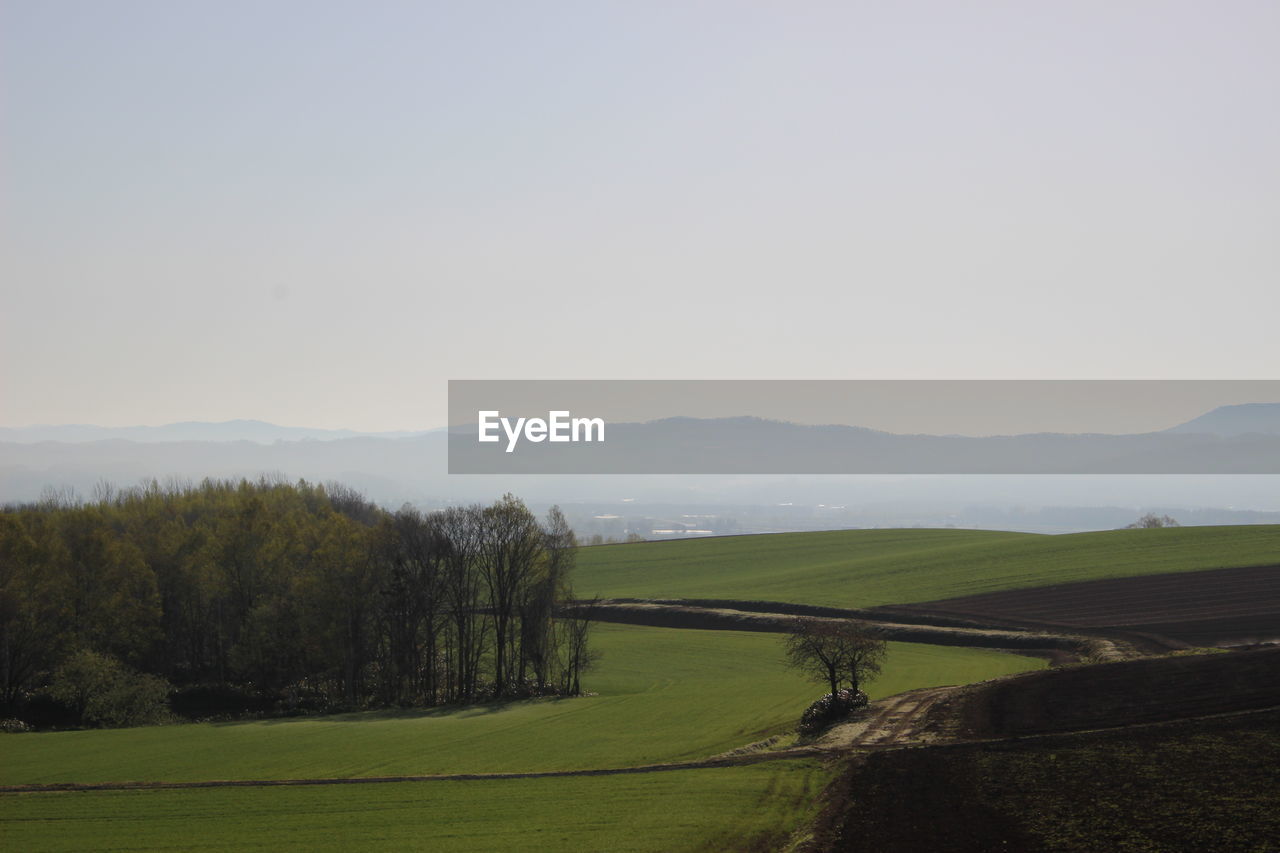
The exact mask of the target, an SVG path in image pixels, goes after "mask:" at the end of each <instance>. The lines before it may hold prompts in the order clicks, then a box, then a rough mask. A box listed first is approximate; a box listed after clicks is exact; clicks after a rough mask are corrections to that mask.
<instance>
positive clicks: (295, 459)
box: [0, 404, 1280, 509]
mask: <svg viewBox="0 0 1280 853" xmlns="http://www.w3.org/2000/svg"><path fill="white" fill-rule="evenodd" d="M609 430H610V432H609V434H608V438H609V441H608V443H607V444H606V445H599V446H598V447H599V448H609V450H610V452H611V453H613V454H616V455H615V456H614V458H613V459H612V460H610V459H609V458H607V456H605V457H601V458H600V459H596V460H595V461H596V462H602V463H608V464H603V465H602V467H600V468H598V469H596V470H599V471H601V472H612V473H615V474H616V473H618V472H619V471H630V472H637V473H644V474H662V473H663V472H669V471H680V472H683V474H681V475H673V474H667V475H666V476H664V477H636V476H595V477H589V476H586V477H584V476H577V475H557V474H542V475H538V474H532V473H521V472H520V470H519V469H518V468H511V467H501V466H500V467H497V468H494V469H492V470H493V472H494V473H493V474H492V475H489V476H483V475H468V476H456V474H457V472H458V471H459V470H460V469H458V468H457V467H455V468H454V472H455V475H450V474H449V465H448V464H447V463H448V461H449V457H448V450H447V445H448V441H447V440H446V439H447V438H448V435H447V433H446V432H445V431H443V430H425V431H422V432H417V433H414V432H396V433H359V432H356V431H354V430H325V429H308V428H296V427H279V426H275V425H273V424H268V423H264V422H261V421H228V422H224V423H198V422H193V423H182V424H170V425H167V426H162V427H133V428H107V427H92V426H54V427H29V428H23V429H13V428H8V429H0V503H3V502H5V501H22V500H32V499H35V498H37V497H39V496H40V494H41V493H42V491H43V490H44V489H45V488H46V487H55V488H63V487H67V488H74V489H76V490H78V491H79V492H80V493H81V494H82V495H86V496H87V495H90V494H92V491H93V489H94V486H95V485H96V484H97V483H99V482H102V481H106V482H110V483H112V484H114V485H116V486H131V485H134V484H136V483H138V482H140V481H142V480H149V479H152V478H155V479H158V480H161V481H164V480H166V479H167V478H180V479H187V480H196V481H198V480H200V479H202V478H205V477H215V478H227V477H257V476H259V475H262V474H268V475H276V474H279V475H281V476H283V477H286V478H288V479H298V478H306V479H308V480H313V481H325V480H340V481H342V482H345V483H347V484H348V485H351V486H354V487H356V488H358V489H362V490H364V491H366V492H367V493H368V494H369V495H370V496H371V497H373V498H374V499H376V500H381V501H384V502H386V503H388V504H389V505H392V506H398V505H399V503H400V502H402V501H406V500H410V501H419V500H421V501H440V502H453V501H468V500H477V499H491V498H492V497H493V496H495V495H499V494H502V492H504V491H508V490H510V491H514V492H516V493H517V494H520V495H522V496H525V497H531V498H532V497H536V498H538V499H543V500H545V501H546V502H548V503H550V502H571V501H574V500H579V499H581V500H597V499H604V498H608V499H611V500H618V499H621V498H623V497H640V498H644V499H648V500H723V501H726V502H736V503H757V502H761V503H772V502H775V501H790V500H797V501H805V500H812V502H813V503H815V504H817V503H843V502H845V501H847V500H850V499H852V494H853V493H852V492H851V491H850V490H851V489H852V490H853V491H855V492H858V493H860V494H861V493H862V492H863V491H866V490H868V489H869V491H867V492H866V494H867V497H868V499H870V498H871V497H873V496H874V497H875V498H876V499H881V498H882V497H883V496H884V494H885V490H886V488H888V487H887V485H886V483H887V482H888V481H886V480H883V479H882V480H878V481H875V482H876V483H877V485H875V487H874V488H871V487H870V486H869V485H867V484H868V483H870V482H872V481H869V480H862V481H856V480H855V479H854V478H838V477H830V476H827V475H830V474H836V473H842V472H844V473H851V472H859V473H891V474H894V475H897V474H907V473H928V474H948V473H955V474H963V473H968V474H972V473H974V472H980V473H984V474H991V475H999V474H1003V473H1026V472H1027V471H1028V470H1030V471H1031V472H1034V473H1040V474H1054V473H1087V472H1093V473H1104V474H1139V473H1164V474H1167V473H1169V472H1181V473H1185V474H1261V473H1271V474H1274V473H1278V472H1280V404H1251V405H1242V406H1224V407H1222V408H1219V409H1215V410H1213V411H1211V412H1209V413H1207V414H1205V415H1203V416H1201V417H1198V418H1195V419H1194V420H1191V421H1188V422H1187V423H1185V424H1180V425H1178V426H1176V427H1173V428H1172V429H1167V430H1163V431H1161V432H1155V433H1145V434H1141V435H1131V436H1081V435H1053V434H1047V435H1028V436H1009V437H997V438H966V437H962V436H900V435H893V434H891V433H884V432H878V431H875V430H869V429H863V428H859V427H847V426H835V427H807V426H800V425H796V424H786V423H779V422H776V421H763V420H760V419H757V418H725V419H718V420H700V419H694V418H673V419H667V420H663V421H655V422H651V423H648V424H610V425H609ZM484 447H485V448H494V447H499V445H485V446H484ZM549 447H551V445H548V444H541V445H521V448H520V452H518V453H516V454H502V453H501V452H500V451H499V453H498V454H497V455H498V456H506V457H508V458H507V459H503V460H500V461H501V462H502V463H503V464H504V465H505V463H506V462H508V461H509V457H512V456H514V457H518V458H521V459H524V460H526V461H528V462H536V461H538V460H537V454H538V449H539V448H541V449H543V450H545V449H546V448H549ZM555 447H557V448H565V447H573V448H577V449H578V450H579V451H581V449H582V448H583V446H582V445H556V446H555ZM526 450H532V451H533V453H532V454H530V455H526V454H525V451H526ZM868 460H870V462H871V464H869V465H868V464H865V463H867V461H868ZM543 461H545V460H543ZM619 461H621V463H622V464H623V466H624V467H622V468H619V467H618V463H619ZM1026 464H1030V465H1031V468H1030V469H1026V468H1025V467H1024V468H1019V467H1018V465H1026ZM625 466H630V467H625ZM532 470H538V469H537V467H536V466H535V467H534V468H533V469H532ZM588 470H590V469H588ZM729 472H733V473H732V474H730V475H729V476H725V475H726V474H728V473H729ZM748 473H749V474H753V475H754V474H759V475H768V476H751V477H747V476H741V475H743V474H748ZM774 473H785V474H788V475H793V476H792V477H791V479H789V480H785V481H784V480H782V479H779V478H778V477H776V476H772V475H773V474H774ZM819 474H820V475H823V476H815V477H810V476H808V475H819ZM1175 480H1176V482H1177V483H1179V484H1181V485H1178V487H1177V488H1178V489H1181V490H1182V491H1180V492H1178V494H1181V495H1184V497H1183V498H1181V500H1182V501H1183V502H1188V505H1197V506H1207V505H1213V504H1217V505H1222V506H1228V505H1231V506H1236V507H1240V508H1244V507H1249V506H1254V507H1258V508H1266V509H1272V508H1274V504H1275V500H1274V486H1273V485H1270V484H1271V483H1272V480H1271V479H1270V478H1267V477H1220V478H1218V479H1217V480H1213V481H1212V482H1211V480H1210V478H1206V477H1200V478H1199V479H1196V478H1195V477H1190V478H1180V479H1178V478H1174V477H1169V476H1165V477H1163V478H1161V477H1155V478H1148V479H1147V480H1145V481H1142V482H1145V483H1147V485H1143V486H1141V487H1140V488H1139V487H1137V486H1135V487H1134V489H1133V490H1132V491H1129V492H1125V494H1128V495H1130V496H1131V497H1130V498H1129V500H1130V501H1132V502H1134V503H1137V502H1143V503H1152V502H1157V501H1159V502H1163V501H1169V502H1172V501H1173V500H1174V499H1175V498H1174V495H1173V494H1172V493H1171V489H1173V487H1174V485H1175ZM944 481H946V478H934V479H932V480H929V481H928V482H929V483H932V485H927V486H926V485H919V486H910V487H908V486H901V488H902V489H906V490H907V492H904V497H905V494H906V493H909V494H910V495H911V496H912V499H913V500H914V499H916V498H917V497H919V496H923V495H934V494H938V493H939V490H950V491H948V492H947V493H948V494H949V495H950V496H951V498H953V499H956V500H964V501H968V500H973V501H979V500H993V501H997V502H1003V501H1005V500H1009V501H1012V502H1013V503H1015V504H1019V503H1022V502H1027V501H1029V502H1031V503H1035V502H1038V501H1039V500H1051V501H1055V502H1061V501H1063V500H1065V498H1063V497H1061V495H1062V494H1063V493H1064V492H1066V491H1067V490H1071V492H1072V497H1071V500H1072V501H1073V502H1076V503H1080V504H1083V503H1086V502H1088V503H1092V502H1093V501H1092V499H1091V497H1090V494H1091V492H1092V490H1093V489H1094V488H1096V487H1094V486H1089V485H1087V483H1088V482H1092V481H1090V480H1088V479H1087V478H1082V479H1081V480H1079V481H1071V478H1057V479H1056V480H1055V478H1054V477H1051V476H1049V477H1042V478H1031V477H1024V478H1004V479H1000V477H999V476H991V477H987V478H985V479H982V478H979V477H967V478H956V479H955V480H954V483H955V485H954V486H949V485H946V484H945V482H944ZM921 482H922V483H924V481H921ZM946 482H951V481H946ZM1033 482H1035V483H1039V485H1037V486H1035V489H1034V491H1035V494H1037V495H1044V497H1043V498H1039V497H1030V494H1031V491H1030V486H1029V485H1027V484H1031V483H1033ZM1073 482H1075V483H1076V484H1075V485H1073ZM1097 482H1101V480H1098V481H1097ZM1108 482H1110V483H1111V484H1112V485H1109V486H1107V487H1106V493H1105V494H1099V495H1098V498H1099V499H1101V500H1103V501H1104V502H1108V503H1113V502H1124V499H1122V498H1121V496H1120V495H1121V493H1120V492H1119V491H1117V489H1118V488H1119V487H1120V486H1119V483H1120V478H1111V480H1109V481H1108ZM1132 482H1133V483H1138V482H1139V480H1138V479H1134V480H1132ZM786 483H792V484H794V488H793V486H790V485H785V484H786ZM858 483H861V485H858ZM1011 483H1013V484H1015V485H1012V486H1011V485H1010V484H1011ZM780 484H783V485H780ZM850 484H853V485H850ZM1215 484H1216V485H1215ZM1125 488H1128V487H1125Z"/></svg>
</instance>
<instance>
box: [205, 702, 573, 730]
mask: <svg viewBox="0 0 1280 853" xmlns="http://www.w3.org/2000/svg"><path fill="white" fill-rule="evenodd" d="M583 698H586V697H583V696H539V697H537V698H534V699H503V700H498V701H494V702H482V703H477V704H474V705H441V706H439V707H435V708H378V709H376V710H372V711H344V712H341V713H334V714H298V715H297V716H287V717H286V716H282V717H264V718H261V719H248V720H222V721H219V722H215V723H210V725H213V726H218V727H226V726H249V725H257V726H261V725H271V726H274V725H284V724H288V723H378V722H383V721H385V720H425V719H432V718H444V717H456V718H458V719H466V718H468V717H485V716H489V715H491V714H498V713H501V712H503V711H506V710H509V709H513V708H519V707H522V706H526V705H533V704H546V703H560V702H568V701H572V700H574V699H583Z"/></svg>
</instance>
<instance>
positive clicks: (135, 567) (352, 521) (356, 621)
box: [0, 479, 592, 716]
mask: <svg viewBox="0 0 1280 853" xmlns="http://www.w3.org/2000/svg"><path fill="white" fill-rule="evenodd" d="M575 547H576V542H575V540H574V535H573V531H572V530H571V529H570V528H569V526H568V524H567V523H566V521H565V518H564V516H563V514H561V513H560V511H559V509H557V508H552V510H551V511H550V513H548V515H547V517H546V518H545V520H542V521H540V520H539V519H538V518H537V517H535V516H534V514H533V513H532V512H530V511H529V509H528V508H527V507H526V506H525V505H524V504H523V503H522V502H521V501H520V500H518V499H516V498H515V497H513V496H511V495H507V496H505V497H503V498H502V499H501V500H499V501H497V502H495V503H493V504H492V505H487V506H485V505H475V506H468V507H457V508H451V509H447V510H443V511H438V512H431V513H422V512H419V511H417V510H415V509H413V508H411V507H408V506H406V507H405V508H402V509H401V510H399V511H398V512H388V511H386V510H384V509H381V508H379V507H378V506H376V505H374V504H373V503H371V502H369V501H367V500H365V499H364V498H363V497H362V496H361V495H359V494H358V493H356V492H354V491H352V490H350V489H348V488H345V487H343V486H341V485H336V484H327V485H315V484H309V483H307V482H305V481H302V482H298V483H294V484H290V483H285V482H280V481H272V480H268V479H262V480H259V481H257V482H250V481H239V482H231V481H212V480H206V481H204V482H203V483H201V484H199V485H175V486H169V487H163V488H162V487H161V486H159V485H158V484H156V483H152V484H150V485H148V486H145V487H139V488H135V489H128V490H124V491H119V492H116V491H113V490H110V489H104V490H103V492H102V494H100V495H99V496H98V499H97V500H95V501H93V502H89V503H80V502H77V501H74V500H68V499H66V498H59V497H57V496H52V497H49V498H48V499H46V500H43V501H41V502H39V503H36V504H30V505H23V506H17V507H7V508H5V510H4V511H3V512H0V703H3V705H4V706H5V707H6V708H7V709H9V710H8V711H7V712H6V714H5V715H6V716H14V715H17V713H18V712H20V711H21V709H22V708H23V706H24V705H25V704H27V703H29V701H30V700H32V698H33V697H37V696H40V695H46V696H49V695H52V696H55V697H57V696H65V695H79V693H77V690H79V691H80V693H83V692H84V690H83V687H82V685H83V684H84V683H86V681H87V682H90V683H94V682H93V679H92V678H89V677H88V676H86V675H84V673H85V672H96V673H97V677H98V679H99V680H100V681H101V680H102V679H103V678H104V677H105V676H103V673H104V672H106V671H108V670H109V671H110V672H111V673H115V674H116V675H115V676H113V678H114V680H113V681H110V683H113V684H117V685H118V684H120V683H121V682H120V679H119V677H116V676H118V675H119V673H121V672H126V673H133V674H137V675H138V676H139V677H143V676H145V677H146V678H150V679H153V681H152V682H150V684H152V686H154V679H156V678H159V679H163V680H164V681H165V682H167V683H168V684H170V685H173V686H174V687H175V688H177V689H178V694H183V693H184V691H185V692H186V694H187V695H197V694H199V693H200V691H201V690H204V691H205V692H206V693H210V692H211V691H212V692H213V693H216V692H217V691H218V690H223V691H224V692H225V691H227V690H234V691H238V693H239V695H244V696H253V697H257V699H258V700H262V701H266V700H271V701H275V702H276V703H277V705H278V706H282V707H291V706H299V705H306V703H312V704H313V705H319V706H324V707H333V706H344V707H365V706H372V705H401V706H431V705H441V704H454V703H468V702H476V701H484V700H487V699H492V698H504V697H522V696H531V695H540V694H549V693H554V694H577V693H579V692H580V691H581V673H582V672H583V671H584V670H586V669H587V668H588V666H589V665H590V662H591V660H592V653H591V651H590V649H589V647H588V633H589V625H590V623H589V621H588V619H589V610H588V611H587V614H588V615H583V613H584V611H583V609H582V608H576V609H574V610H572V611H571V612H568V611H566V614H565V615H563V616H560V615H558V612H559V608H560V606H561V605H562V604H563V603H565V602H567V601H570V600H572V599H573V595H574V593H573V589H572V584H571V579H570V575H571V573H572V568H573V562H574V552H575ZM68 679H79V680H78V681H76V683H74V684H71V685H68V684H66V683H62V682H66V681H67V680H68ZM103 683H107V682H105V681H104V682H103ZM42 692H43V693H42ZM153 692H154V691H153ZM176 698H177V697H176V695H175V701H176ZM79 704H80V705H81V706H82V707H89V703H88V699H87V698H86V699H83V701H80V702H79Z"/></svg>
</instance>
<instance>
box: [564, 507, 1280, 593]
mask: <svg viewBox="0 0 1280 853" xmlns="http://www.w3.org/2000/svg"><path fill="white" fill-rule="evenodd" d="M1275 563H1280V525H1249V526H1236V527H1179V528H1158V529H1150V530H1109V531H1103V532H1095V533H1076V534H1070V535H1065V536H1042V535H1037V534H1030V533H999V532H990V531H976V530H849V531H827V532H821V533H780V534H773V535H769V536H732V537H721V538H710V539H697V540H679V541H668V542H642V543H636V544H626V545H602V546H595V547H591V548H583V549H581V550H580V551H579V556H578V569H577V575H576V579H575V586H576V587H577V590H578V592H579V594H580V595H586V596H590V595H595V594H597V593H599V594H600V595H603V596H609V597H634V598H736V599H759V600H765V601H785V602H794V603H801V604H821V605H829V606H837V607H841V606H843V607H872V606H876V605H880V604H907V603H911V602H918V601H930V600H934V599H938V598H949V597H951V596H958V595H972V594H975V593H980V592H992V591H994V590H998V589H1010V588H1014V587H1029V586H1042V585H1045V584H1053V583H1064V582H1068V581H1083V580H1093V579H1097V578H1105V577H1121V576H1126V575H1140V574H1155V573H1159V572H1179V571H1192V570H1196V569H1214V568H1226V567H1231V566H1256V565H1270V564H1275Z"/></svg>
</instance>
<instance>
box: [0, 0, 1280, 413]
mask: <svg viewBox="0 0 1280 853" xmlns="http://www.w3.org/2000/svg"><path fill="white" fill-rule="evenodd" d="M1277 151H1280V4H1277V3H1275V2H1271V1H1270V0H1264V1H1263V2H1230V0H1228V1H1227V2H1213V3H1210V2H1195V3H1179V2H1168V0H1157V1H1153V2H1121V3H1116V2H1114V0H1108V2H1081V0H1072V2H1056V3H1055V2H1036V3H1026V2H1002V3H980V2H964V3H955V2H929V3H924V2H917V3H912V2H894V3H870V2H868V3H847V2H841V3H834V2H833V3H803V2H801V3H785V4H784V3H752V2H743V0H732V2H729V1H728V0H726V2H701V3H698V2H688V0H683V2H670V3H664V2H654V3H636V2H618V3H607V2H598V0H593V2H581V3H549V2H548V3H538V2H510V3H501V4H500V3H481V2H466V3H462V2H458V3H450V4H445V3H426V2H422V3H377V2H361V3H354V2H351V3H325V2H317V0H311V1H310V2H225V0H219V2H204V3H196V2H185V3H173V2H167V1H166V0H154V2H131V1H130V0H112V2H109V3H104V2H99V0H93V2H63V1H62V0H38V2H16V0H4V2H3V3H2V4H0V217H2V218H0V241H2V242H0V257H2V258H3V260H2V261H0V264H3V266H2V267H0V314H2V317H3V319H2V320H0V323H2V325H0V425H4V426H22V425H29V424H36V423H97V424H103V425H130V424H161V423H168V422H173V421H184V420H226V419H231V418H258V419H262V420H268V421H273V422H276V423H281V424H286V425H306V426H313V427H329V428H337V427H345V428H352V429H362V430H392V429H413V428H426V427H432V426H438V425H441V424H443V423H445V420H446V414H445V412H446V390H447V389H446V381H447V380H448V379H507V378H510V379H569V378H585V379H608V378H630V379H666V378H690V379H783V378H785V379H908V378H934V379H947V378H954V379H996V378H1020V379H1062V378H1070V379H1095V378H1096V379H1107V378H1133V379H1158V378H1171V379H1172V378H1183V379H1228V378H1235V379H1274V378H1277V376H1276V374H1277V369H1276V366H1277V364H1280V353H1278V351H1277V344H1276V318H1277V316H1280V240H1277V235H1278V234H1280V157H1277V156H1276V152H1277Z"/></svg>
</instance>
